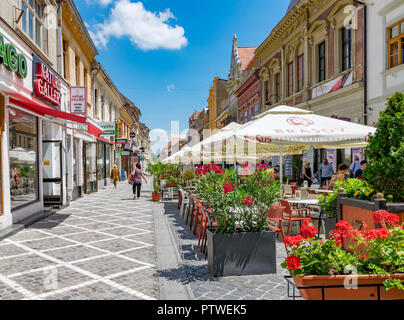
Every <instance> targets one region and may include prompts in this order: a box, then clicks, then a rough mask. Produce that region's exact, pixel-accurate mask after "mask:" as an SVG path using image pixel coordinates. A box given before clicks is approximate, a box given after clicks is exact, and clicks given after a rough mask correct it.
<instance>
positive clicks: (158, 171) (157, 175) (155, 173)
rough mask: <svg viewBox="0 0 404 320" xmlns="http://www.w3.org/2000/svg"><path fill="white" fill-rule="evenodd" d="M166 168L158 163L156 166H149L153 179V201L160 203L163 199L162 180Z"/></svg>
mask: <svg viewBox="0 0 404 320" xmlns="http://www.w3.org/2000/svg"><path fill="white" fill-rule="evenodd" d="M164 170H165V167H164V164H163V163H161V162H157V163H154V164H149V167H148V171H149V173H150V175H152V177H153V192H152V201H154V202H158V201H160V198H161V193H160V190H161V179H162V176H163V173H164Z"/></svg>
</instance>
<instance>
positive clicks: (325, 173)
mask: <svg viewBox="0 0 404 320" xmlns="http://www.w3.org/2000/svg"><path fill="white" fill-rule="evenodd" d="M316 173H317V174H318V173H320V177H321V185H322V186H323V185H328V183H329V181H330V180H331V177H332V174H333V173H334V169H333V167H332V165H331V163H329V162H328V160H327V159H324V160H323V163H322V164H321V166H320V168H319V169H318V170H317V172H316Z"/></svg>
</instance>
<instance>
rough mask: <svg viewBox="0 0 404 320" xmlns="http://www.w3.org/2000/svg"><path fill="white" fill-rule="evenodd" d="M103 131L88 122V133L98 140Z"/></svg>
mask: <svg viewBox="0 0 404 320" xmlns="http://www.w3.org/2000/svg"><path fill="white" fill-rule="evenodd" d="M102 132H103V131H102V130H100V129H99V128H97V127H96V126H95V125H93V124H92V123H91V122H89V121H87V133H89V134H91V135H93V136H96V137H97V138H99V136H100V134H101V133H102Z"/></svg>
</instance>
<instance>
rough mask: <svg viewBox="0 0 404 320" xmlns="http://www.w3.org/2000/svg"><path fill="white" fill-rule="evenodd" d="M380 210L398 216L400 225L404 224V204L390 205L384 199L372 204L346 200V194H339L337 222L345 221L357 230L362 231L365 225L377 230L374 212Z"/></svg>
mask: <svg viewBox="0 0 404 320" xmlns="http://www.w3.org/2000/svg"><path fill="white" fill-rule="evenodd" d="M379 209H384V210H387V211H388V212H390V213H394V214H396V215H398V216H399V219H400V222H399V223H400V224H402V223H403V222H404V203H389V202H386V200H384V199H382V200H375V201H374V202H372V201H366V200H359V199H353V198H346V197H345V195H344V194H338V200H337V212H338V215H337V216H338V219H337V220H338V221H339V220H345V221H347V222H348V223H349V224H351V225H352V226H353V227H354V228H356V229H359V230H360V229H361V228H362V226H363V224H366V225H367V227H368V229H375V228H376V227H377V226H376V224H375V222H374V220H373V212H374V211H377V210H379Z"/></svg>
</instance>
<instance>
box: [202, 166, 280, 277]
mask: <svg viewBox="0 0 404 320" xmlns="http://www.w3.org/2000/svg"><path fill="white" fill-rule="evenodd" d="M196 173H197V174H198V175H199V179H198V180H197V182H196V185H197V189H196V195H197V198H198V199H199V200H201V201H203V202H204V203H206V206H207V209H209V211H210V212H211V214H212V216H213V219H214V221H215V222H216V228H214V229H208V231H207V238H208V242H207V248H208V270H209V272H210V273H211V274H212V275H214V276H225V275H245V274H265V273H276V251H275V250H276V247H275V242H276V237H275V232H273V231H272V230H269V229H268V222H267V213H268V210H269V208H270V207H271V205H272V204H273V203H274V202H275V201H276V200H277V198H278V196H279V179H278V176H277V174H276V173H275V172H274V170H273V169H268V168H267V166H266V165H259V166H258V167H257V169H256V170H255V171H253V172H251V173H250V175H246V176H239V175H238V173H237V169H235V168H232V169H226V170H225V169H222V168H220V167H219V166H216V165H213V166H210V165H209V166H203V167H201V168H198V169H197V171H196Z"/></svg>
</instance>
